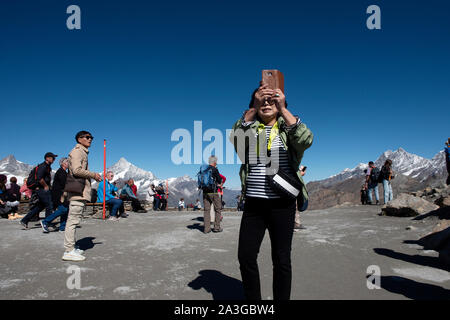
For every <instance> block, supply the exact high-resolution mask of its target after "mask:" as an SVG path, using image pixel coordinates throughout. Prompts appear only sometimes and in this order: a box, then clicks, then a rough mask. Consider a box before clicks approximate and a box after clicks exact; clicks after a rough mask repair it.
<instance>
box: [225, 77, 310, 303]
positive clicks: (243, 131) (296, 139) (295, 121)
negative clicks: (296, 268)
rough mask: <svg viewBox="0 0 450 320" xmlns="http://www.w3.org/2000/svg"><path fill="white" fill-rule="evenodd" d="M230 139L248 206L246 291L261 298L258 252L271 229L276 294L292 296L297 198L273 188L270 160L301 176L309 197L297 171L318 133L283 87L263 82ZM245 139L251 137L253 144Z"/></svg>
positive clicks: (242, 234) (243, 247)
mask: <svg viewBox="0 0 450 320" xmlns="http://www.w3.org/2000/svg"><path fill="white" fill-rule="evenodd" d="M230 140H231V142H232V143H233V144H234V146H235V149H236V151H237V153H238V156H239V158H240V159H241V161H242V165H241V169H240V171H239V174H240V178H241V184H242V192H243V195H244V196H245V207H244V212H243V214H242V220H241V227H240V231H239V247H238V259H239V264H240V270H241V275H242V282H243V286H244V293H245V296H246V298H247V299H250V300H261V286H260V277H259V271H258V263H257V257H258V253H259V248H260V246H261V242H262V240H263V238H264V234H265V231H266V229H267V230H268V231H269V235H270V242H271V247H272V262H273V286H272V287H273V297H274V299H275V300H288V299H290V294H291V281H292V267H291V246H292V237H293V230H294V218H295V211H296V199H295V198H287V197H285V196H284V195H282V194H281V193H279V191H278V190H275V189H274V187H273V185H272V184H271V182H270V180H269V177H270V174H271V173H272V171H271V169H272V167H271V163H268V162H267V161H266V160H267V158H269V160H270V159H271V160H274V161H278V163H279V170H278V172H281V171H283V172H284V173H285V174H286V175H287V176H289V177H292V178H293V179H295V180H298V181H299V183H300V185H301V187H300V191H299V192H300V193H299V196H301V197H304V200H307V199H308V194H307V191H306V187H305V184H304V183H303V178H302V176H301V175H299V174H298V173H297V172H298V168H299V166H300V163H301V160H302V157H303V153H304V151H305V150H306V149H307V148H309V147H310V146H311V144H312V141H313V135H312V133H311V131H310V130H309V129H308V128H307V127H306V125H305V124H303V123H302V122H301V121H300V119H299V118H298V117H294V116H293V115H292V114H291V113H290V112H289V111H288V109H287V103H286V101H285V96H284V93H283V92H282V91H281V90H280V89H269V88H268V86H267V85H266V84H264V83H261V86H260V87H259V88H258V89H257V90H255V91H254V92H253V94H252V99H251V101H250V104H249V110H247V111H246V112H245V113H244V115H243V116H242V118H241V119H240V120H238V121H237V122H236V123H235V125H234V126H233V132H232V135H231V136H230ZM246 140H250V143H249V145H248V144H246ZM261 145H263V147H261ZM241 146H245V148H244V147H242V148H241ZM272 155H277V156H276V157H272Z"/></svg>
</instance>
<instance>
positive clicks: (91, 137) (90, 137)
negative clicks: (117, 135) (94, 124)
mask: <svg viewBox="0 0 450 320" xmlns="http://www.w3.org/2000/svg"><path fill="white" fill-rule="evenodd" d="M81 138H86V139H87V140H89V139H91V140H94V137H93V136H82V137H81Z"/></svg>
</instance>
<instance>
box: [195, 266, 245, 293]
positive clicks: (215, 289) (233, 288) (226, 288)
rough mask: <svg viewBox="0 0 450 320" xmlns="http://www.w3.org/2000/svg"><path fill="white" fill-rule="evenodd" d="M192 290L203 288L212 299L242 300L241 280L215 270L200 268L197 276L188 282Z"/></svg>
mask: <svg viewBox="0 0 450 320" xmlns="http://www.w3.org/2000/svg"><path fill="white" fill-rule="evenodd" d="M188 286H189V287H191V288H192V289H194V290H200V289H201V288H204V289H205V290H206V291H207V292H209V293H211V294H212V298H213V300H243V299H244V289H243V287H242V281H240V280H237V279H235V278H232V277H229V276H227V275H224V274H223V273H221V272H219V271H217V270H202V271H200V272H199V276H198V277H197V278H196V279H194V280H192V281H191V282H189V284H188Z"/></svg>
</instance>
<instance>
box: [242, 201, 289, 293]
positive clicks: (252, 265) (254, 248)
mask: <svg viewBox="0 0 450 320" xmlns="http://www.w3.org/2000/svg"><path fill="white" fill-rule="evenodd" d="M295 210H296V201H295V199H294V200H290V199H286V198H281V199H260V198H246V201H245V205H244V213H243V215H242V220H241V228H240V231H239V248H238V259H239V265H240V270H241V276H242V282H243V285H244V293H245V297H246V298H247V299H248V300H261V285H260V278H259V270H258V263H257V258H258V253H259V248H260V246H261V242H262V240H263V238H264V234H265V232H266V229H267V230H269V236H270V243H271V247H272V263H273V283H272V288H273V297H274V300H289V299H290V295H291V281H292V268H291V247H292V235H293V232H294V219H295Z"/></svg>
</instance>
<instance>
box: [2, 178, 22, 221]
mask: <svg viewBox="0 0 450 320" xmlns="http://www.w3.org/2000/svg"><path fill="white" fill-rule="evenodd" d="M6 194H7V200H8V201H9V204H10V206H11V207H12V211H11V214H13V216H12V217H9V218H10V219H11V220H15V219H19V218H20V219H21V218H23V216H21V215H19V214H18V211H19V203H20V199H21V198H22V194H21V193H20V186H19V185H18V184H17V178H16V177H11V178H10V179H9V187H7V188H6Z"/></svg>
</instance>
